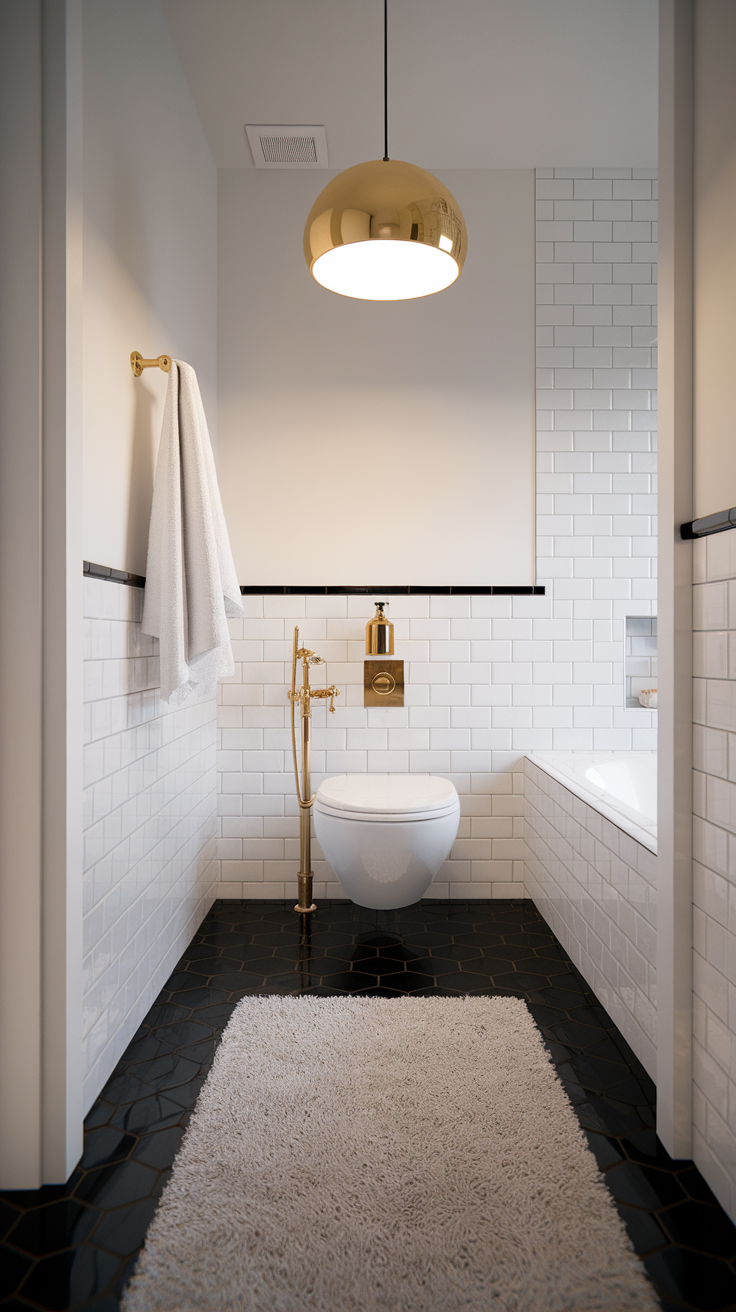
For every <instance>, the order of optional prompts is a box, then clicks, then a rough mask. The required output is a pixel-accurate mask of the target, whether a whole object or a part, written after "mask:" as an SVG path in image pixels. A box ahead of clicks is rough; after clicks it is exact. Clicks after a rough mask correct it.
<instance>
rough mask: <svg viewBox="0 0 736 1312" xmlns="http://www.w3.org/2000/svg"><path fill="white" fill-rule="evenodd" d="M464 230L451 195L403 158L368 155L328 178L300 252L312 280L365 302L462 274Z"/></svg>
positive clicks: (424, 291)
mask: <svg viewBox="0 0 736 1312" xmlns="http://www.w3.org/2000/svg"><path fill="white" fill-rule="evenodd" d="M467 246H468V234H467V229H466V227H465V220H464V219H463V216H462V213H461V211H460V206H459V205H458V203H457V201H456V200H455V197H454V196H453V195H452V192H451V191H448V189H447V187H445V186H444V185H443V184H442V183H441V182H440V181H439V180H438V179H437V178H435V177H434V176H433V175H432V174H431V173H427V171H426V169H420V168H419V167H418V166H417V165H416V164H406V163H404V162H403V161H402V160H395V159H394V160H382V159H374V160H370V161H369V162H368V163H366V164H356V165H355V167H354V168H351V169H346V171H345V172H344V173H340V174H339V175H338V177H336V178H333V179H332V181H331V182H328V184H327V186H326V187H325V189H324V191H322V192H320V194H319V196H318V197H317V199H316V201H315V202H314V205H313V206H312V208H311V210H310V211H309V217H308V218H307V223H306V227H305V229H304V255H305V257H306V261H307V265H308V266H309V271H310V273H311V274H312V277H313V278H314V279H315V281H316V282H318V283H320V284H321V285H322V286H323V287H326V288H327V289H328V291H332V292H338V293H340V294H341V295H343V296H353V297H356V298H357V299H358V300H364V301H403V300H412V299H413V298H415V297H418V296H429V295H431V294H433V293H434V292H440V291H443V290H444V288H445V287H449V286H451V284H452V283H453V282H455V280H456V279H457V278H458V277H459V276H460V273H461V271H462V267H463V264H464V263H465V255H466V251H467Z"/></svg>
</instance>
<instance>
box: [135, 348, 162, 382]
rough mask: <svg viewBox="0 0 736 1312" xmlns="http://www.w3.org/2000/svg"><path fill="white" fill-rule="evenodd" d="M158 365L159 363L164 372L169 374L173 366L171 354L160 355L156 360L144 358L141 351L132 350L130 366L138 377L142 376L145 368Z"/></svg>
mask: <svg viewBox="0 0 736 1312" xmlns="http://www.w3.org/2000/svg"><path fill="white" fill-rule="evenodd" d="M156 365H158V367H159V369H163V371H164V373H165V374H167V373H168V372H169V369H170V368H171V356H170V355H159V356H158V357H157V359H155V360H144V359H143V356H142V355H141V353H140V351H131V353H130V367H131V369H132V370H133V373H134V374H135V376H136V378H140V376H141V374H142V373H143V370H144V369H153V368H154V367H155V366H156Z"/></svg>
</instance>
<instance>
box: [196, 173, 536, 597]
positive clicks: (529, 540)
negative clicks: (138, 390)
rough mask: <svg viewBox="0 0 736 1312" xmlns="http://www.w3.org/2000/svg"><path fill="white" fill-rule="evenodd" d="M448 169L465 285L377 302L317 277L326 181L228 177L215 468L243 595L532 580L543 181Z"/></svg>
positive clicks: (293, 176)
mask: <svg viewBox="0 0 736 1312" xmlns="http://www.w3.org/2000/svg"><path fill="white" fill-rule="evenodd" d="M440 176H441V178H442V181H443V182H444V183H445V184H446V185H447V186H448V187H449V188H450V190H451V191H452V192H453V194H454V195H455V197H456V199H457V200H458V203H459V204H460V206H461V208H462V210H463V213H464V215H465V220H466V223H467V226H468V231H469V233H470V234H471V235H470V239H469V247H468V258H467V261H466V264H465V269H464V271H463V273H462V276H461V277H460V279H459V280H458V282H457V283H456V284H455V285H454V286H453V287H452V288H450V289H449V290H447V291H445V292H442V293H441V294H439V295H437V296H430V297H427V298H424V299H421V300H417V301H409V302H404V303H401V302H397V303H390V304H381V303H372V302H364V301H353V300H351V299H349V298H346V297H341V296H335V295H334V294H332V293H330V292H327V291H325V290H324V289H323V288H321V287H319V286H318V285H317V284H316V283H315V282H314V280H313V279H312V278H311V277H310V276H309V273H308V271H307V268H306V265H305V262H304V256H303V251H302V233H303V225H304V221H305V219H306V215H307V214H308V212H309V209H310V206H311V204H312V201H313V199H314V196H315V195H316V194H317V193H318V191H319V190H320V188H321V187H322V186H323V185H324V183H325V182H326V181H327V175H326V174H325V175H323V176H320V177H319V178H318V177H316V176H315V174H314V173H311V172H303V173H302V172H296V171H295V172H293V173H291V172H287V171H284V172H276V173H271V172H268V171H262V172H259V171H257V170H249V171H248V170H232V171H223V172H221V174H220V226H219V272H220V282H219V308H218V320H219V412H220V418H219V434H220V436H219V470H220V483H221V487H222V495H223V502H224V506H225V514H226V517H227V521H228V528H229V531H230V537H231V542H232V545H233V553H234V556H235V564H236V568H237V570H238V576H239V578H240V581H241V583H250V584H259V583H261V584H290V585H294V584H296V585H298V584H322V585H324V584H343V583H349V584H364V583H372V582H379V583H385V584H388V583H395V584H422V583H424V584H460V583H462V584H473V583H477V584H490V583H496V584H499V583H500V584H512V583H517V584H530V583H532V582H533V570H534V541H533V499H532V485H533V434H534V424H533V419H534V416H533V406H534V400H533V385H534V384H533V368H534V360H533V354H534V347H533V340H534V267H533V240H534V236H533V205H534V200H533V186H534V178H533V174H532V173H531V171H528V170H452V171H448V172H443V173H442V174H441V175H440Z"/></svg>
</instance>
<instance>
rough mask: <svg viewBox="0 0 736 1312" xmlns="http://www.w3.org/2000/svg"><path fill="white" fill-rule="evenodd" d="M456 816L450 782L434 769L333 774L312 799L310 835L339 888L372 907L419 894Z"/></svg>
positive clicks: (386, 907) (399, 903)
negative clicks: (428, 772) (429, 772)
mask: <svg viewBox="0 0 736 1312" xmlns="http://www.w3.org/2000/svg"><path fill="white" fill-rule="evenodd" d="M459 823H460V799H459V797H458V795H457V792H456V791H455V786H454V784H451V783H450V781H449V779H440V778H438V777H437V776H436V775H416V774H393V775H375V774H343V775H338V776H337V777H336V778H334V779H325V781H324V783H322V784H320V786H319V788H318V790H317V796H316V799H315V802H314V830H315V833H316V835H317V841H318V843H319V845H320V847H321V848H322V851H323V852H324V854H325V857H326V859H327V861H328V862H329V863H330V865H331V866H332V869H333V870H334V872H335V874H336V875H337V877H338V879H339V880H340V883H341V884H342V887H343V889H344V891H345V893H346V894H347V896H348V897H349V898H351V899H352V901H353V902H357V904H358V906H361V907H373V908H374V909H375V910H377V911H393V910H395V909H396V908H397V907H408V906H411V904H412V903H413V902H418V901H419V899H420V898H421V897H423V896H424V894H425V893H426V891H427V889H428V888H429V886H430V884H431V883H432V880H433V879H434V877H435V875H436V874H437V871H438V870H439V868H440V866H441V865H442V862H443V861H444V860H445V858H446V857H447V855H448V853H449V851H450V848H451V847H452V844H453V843H454V841H455V838H456V835H457V830H458V825H459Z"/></svg>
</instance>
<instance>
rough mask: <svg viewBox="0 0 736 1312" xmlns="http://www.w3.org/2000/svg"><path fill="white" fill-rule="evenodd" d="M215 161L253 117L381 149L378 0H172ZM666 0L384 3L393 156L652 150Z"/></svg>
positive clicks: (242, 151)
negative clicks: (310, 127) (312, 127)
mask: <svg viewBox="0 0 736 1312" xmlns="http://www.w3.org/2000/svg"><path fill="white" fill-rule="evenodd" d="M163 6H164V10H165V13H166V17H167V20H168V23H169V27H170V29H171V32H172V35H173V38H174V41H175V43H176V47H177V50H178V52H179V56H180V58H181V61H182V64H183V66H184V71H185V73H186V76H187V79H188V82H189V86H190V88H191V91H192V94H193V96H194V100H195V102H196V105H197V108H198V110H199V114H200V117H201V119H202V123H203V125H204V129H205V131H206V133H207V137H208V139H209V142H210V145H211V148H212V151H213V154H214V156H215V159H216V161H217V164H218V165H219V166H220V167H222V168H252V167H253V161H252V157H251V154H250V150H249V147H248V143H247V140H246V136H245V131H244V124H245V123H319V124H324V126H325V127H326V129H327V144H328V148H329V157H330V167H331V168H338V169H342V168H347V167H348V166H349V165H351V164H355V163H358V162H360V161H361V160H364V159H375V158H377V157H379V156H381V155H382V154H383V94H382V76H383V50H382V37H383V5H382V4H381V0H163ZM657 13H658V0H389V61H390V62H389V97H390V99H389V114H390V140H389V153H390V154H391V156H392V157H393V158H396V159H409V160H412V161H413V162H414V163H416V164H420V165H423V166H424V167H425V168H430V169H431V168H531V167H534V166H535V165H551V164H558V165H563V164H564V165H574V164H600V165H610V166H617V165H618V166H634V167H648V166H651V165H653V164H656V160H657V57H658V56H657Z"/></svg>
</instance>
